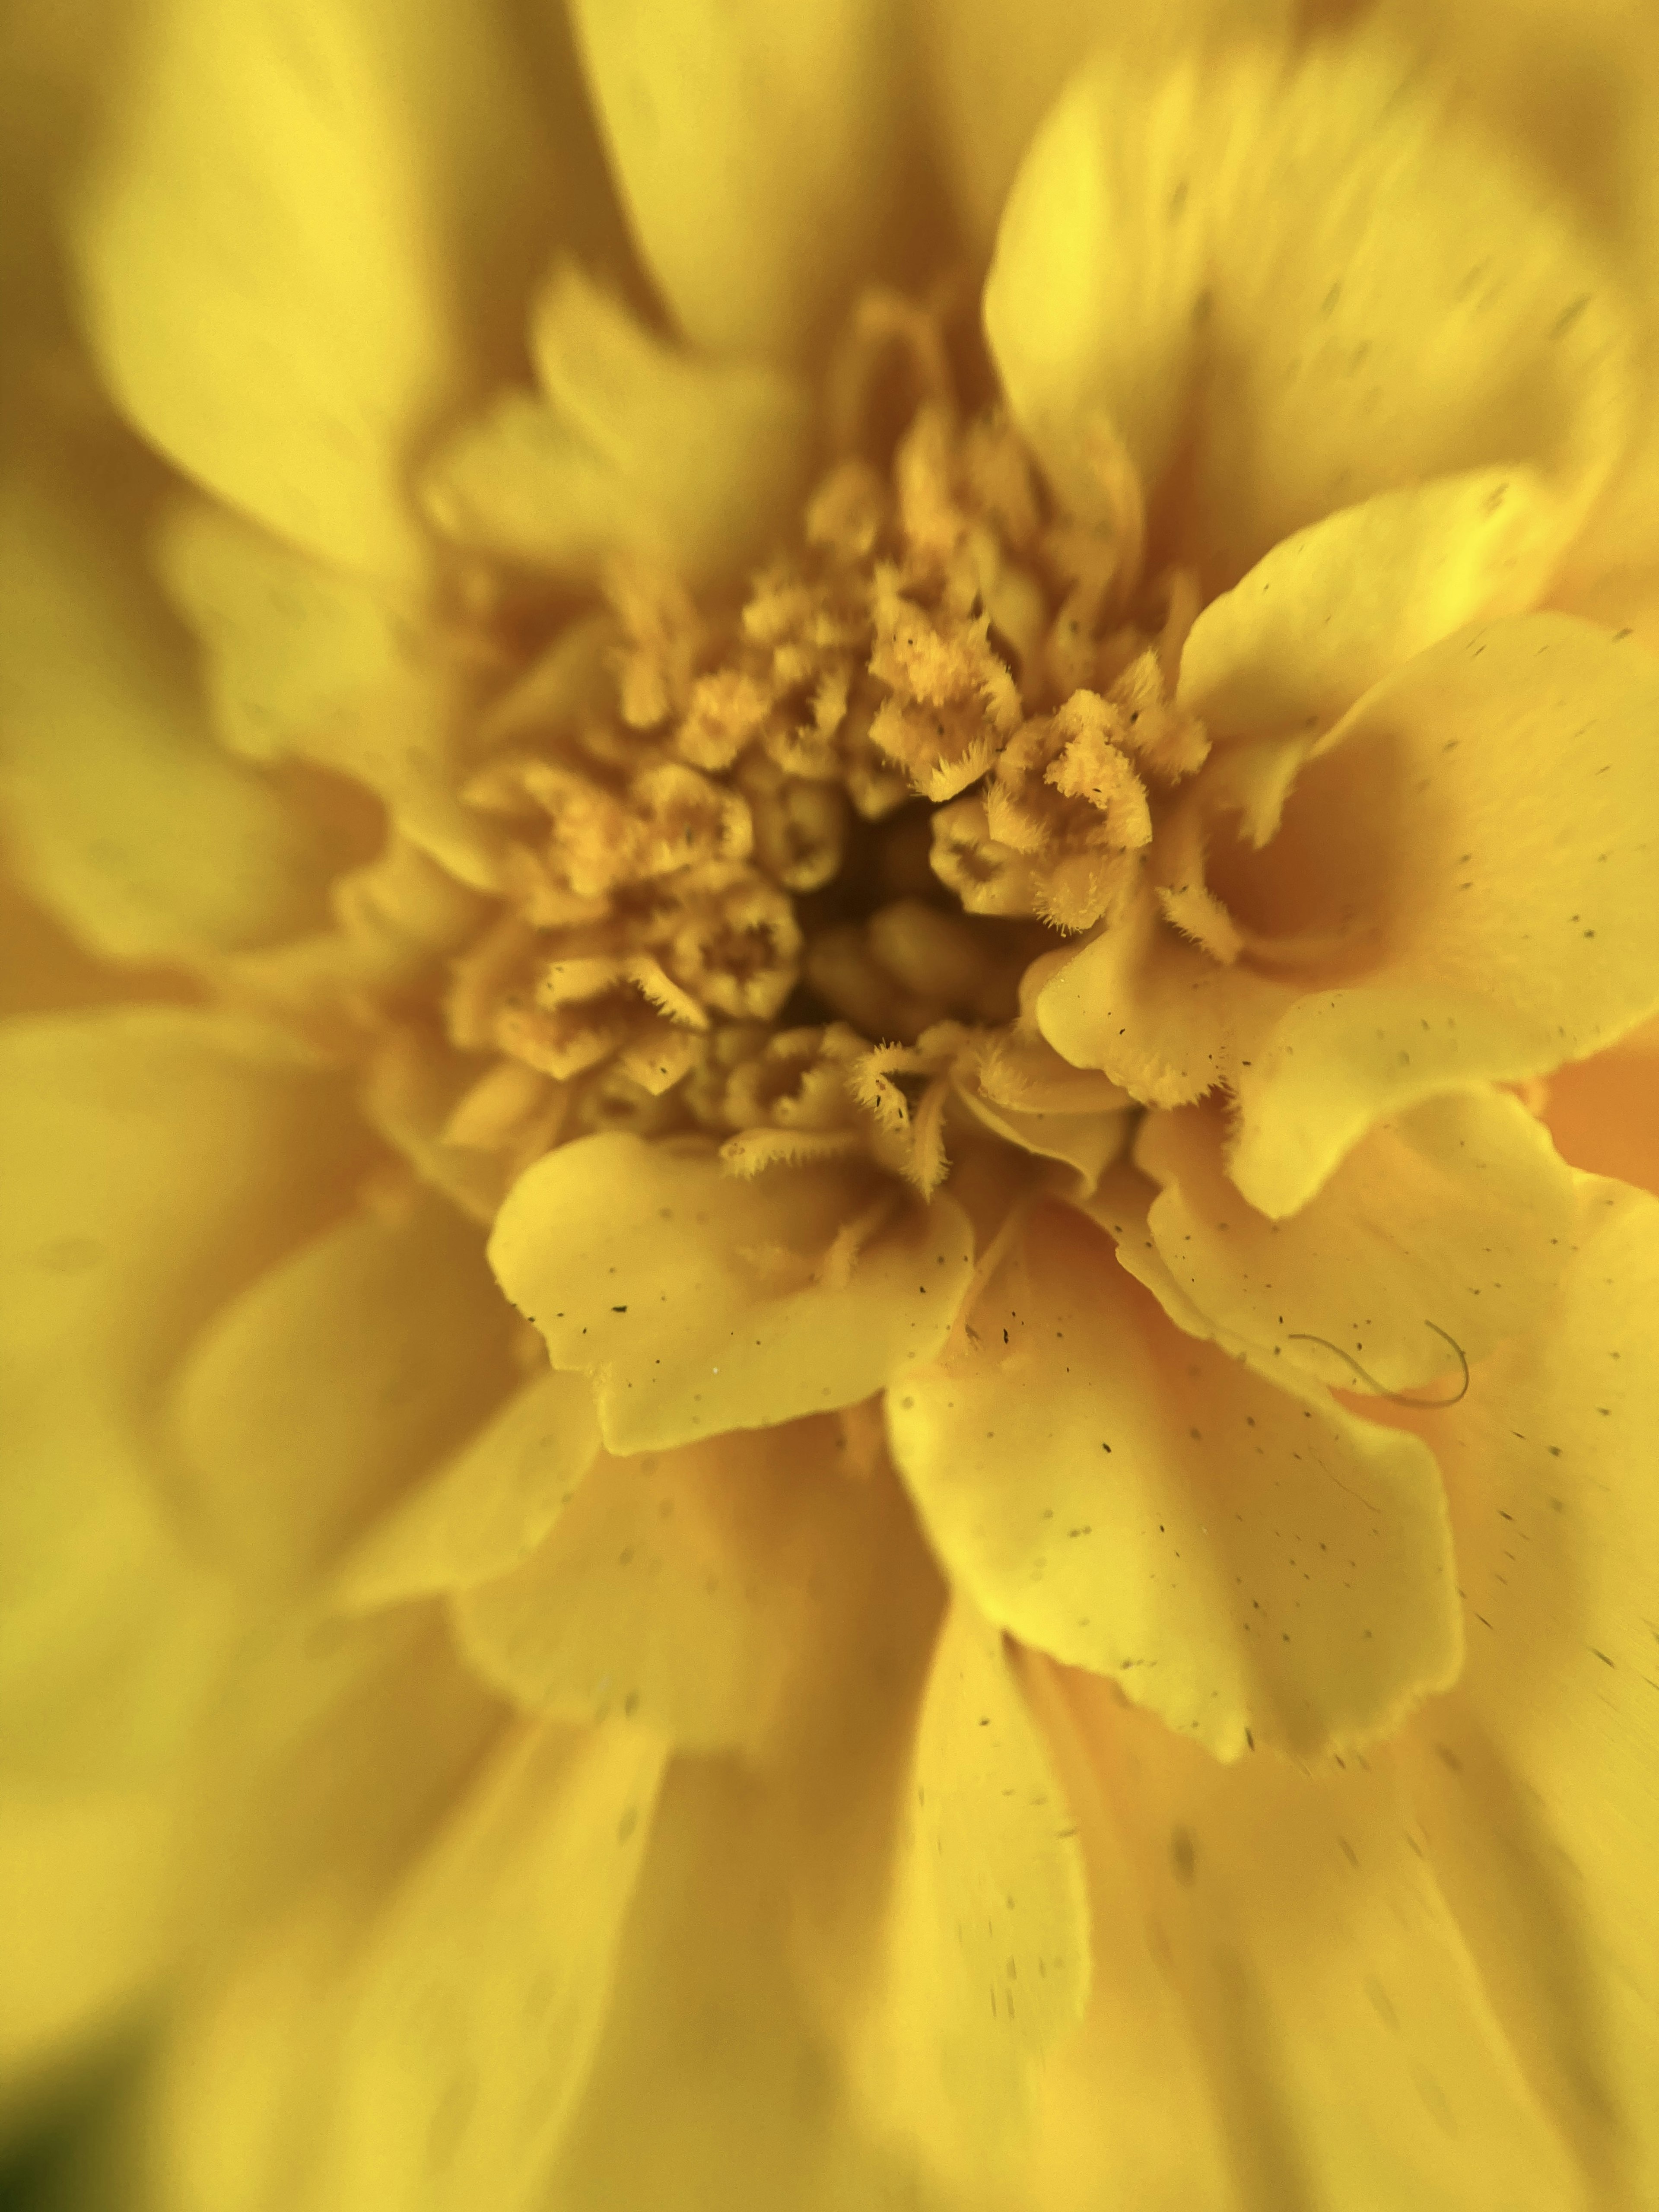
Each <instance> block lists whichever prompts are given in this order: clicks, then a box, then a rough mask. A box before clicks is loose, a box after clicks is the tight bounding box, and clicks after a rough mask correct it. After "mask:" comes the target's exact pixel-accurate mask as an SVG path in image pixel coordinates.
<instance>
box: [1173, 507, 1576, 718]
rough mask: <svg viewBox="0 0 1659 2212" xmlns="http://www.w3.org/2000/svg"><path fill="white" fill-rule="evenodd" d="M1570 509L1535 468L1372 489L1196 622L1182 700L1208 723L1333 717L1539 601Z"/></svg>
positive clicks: (1273, 556)
mask: <svg viewBox="0 0 1659 2212" xmlns="http://www.w3.org/2000/svg"><path fill="white" fill-rule="evenodd" d="M1572 520H1573V518H1572V516H1571V513H1570V511H1569V510H1568V509H1567V508H1566V507H1565V506H1564V505H1563V503H1562V502H1561V501H1559V500H1558V499H1556V498H1555V497H1553V495H1552V494H1551V493H1550V491H1549V489H1548V488H1547V485H1546V483H1545V482H1544V480H1543V478H1542V477H1541V476H1540V474H1539V473H1538V471H1536V470H1535V469H1515V468H1510V469H1474V470H1470V471H1468V472H1467V473H1466V474H1464V475H1462V476H1455V477H1440V478H1437V480H1436V481H1435V482H1433V483H1427V484H1419V485H1414V486H1413V488H1412V489H1409V490H1406V491H1389V492H1379V493H1377V494H1376V496H1375V497H1374V498H1371V499H1368V500H1366V501H1363V502H1362V503H1361V504H1360V505H1359V506H1358V507H1343V508H1342V509H1340V511H1339V512H1338V513H1334V514H1330V515H1327V516H1326V517H1325V518H1324V519H1323V520H1321V521H1319V522H1315V523H1311V524H1310V525H1309V526H1308V527H1307V528H1306V529H1305V530H1298V531H1296V532H1293V533H1292V535H1291V536H1290V537H1289V538H1285V539H1283V540H1282V541H1281V542H1280V543H1279V544H1277V545H1275V546H1274V547H1273V550H1271V551H1270V552H1268V553H1267V554H1265V555H1264V556H1262V558H1261V560H1260V561H1258V562H1256V564H1255V568H1252V569H1251V570H1250V572H1249V574H1248V575H1247V576H1244V577H1243V578H1241V580H1239V582H1237V584H1235V585H1234V586H1233V588H1232V590H1231V591H1230V592H1223V593H1222V594H1221V596H1220V597H1219V598H1218V599H1212V600H1211V602H1210V604H1209V605H1208V606H1206V608H1205V609H1204V611H1203V612H1202V613H1201V614H1200V616H1199V617H1198V620H1197V621H1196V622H1195V623H1194V624H1193V627H1192V630H1191V633H1190V634H1189V635H1188V639H1187V642H1186V645H1185V647H1183V648H1182V656H1181V678H1180V684H1179V688H1178V691H1177V696H1178V698H1179V701H1180V703H1181V704H1182V706H1183V707H1185V708H1188V709H1189V710H1190V711H1191V712H1192V713H1193V714H1197V715H1199V716H1200V718H1201V719H1202V720H1203V721H1204V723H1205V724H1206V727H1207V728H1208V729H1209V730H1210V732H1211V734H1212V736H1213V735H1218V734H1225V735H1228V736H1234V735H1241V736H1246V735H1254V734H1255V733H1257V732H1267V731H1272V730H1276V729H1293V728H1299V727H1301V726H1304V725H1305V724H1308V723H1311V722H1316V721H1322V720H1328V719H1330V718H1333V717H1334V716H1335V715H1337V714H1340V713H1341V712H1342V711H1343V710H1344V709H1345V708H1348V707H1351V706H1352V704H1353V702H1354V701H1355V700H1356V699H1358V697H1359V696H1360V694H1361V693H1362V692H1364V691H1368V690H1370V687H1371V685H1372V684H1375V683H1377V682H1378V681H1380V679H1381V678H1383V677H1385V676H1387V675H1389V673H1390V672H1391V671H1393V670H1394V669H1395V668H1397V667H1398V666H1399V665H1400V663H1401V661H1403V660H1409V659H1411V657H1412V655H1413V653H1420V652H1422V651H1423V650H1424V649H1425V647H1428V646H1431V645H1437V644H1438V643H1439V641H1440V640H1441V639H1442V638H1443V637H1449V635H1451V633H1452V631H1453V630H1455V629H1462V627H1463V626H1464V624H1465V623H1471V622H1476V621H1480V620H1482V619H1484V618H1485V617H1488V616H1492V615H1507V614H1519V613H1522V612H1524V611H1525V610H1526V609H1528V607H1531V606H1533V605H1536V603H1537V601H1538V599H1539V598H1540V596H1541V592H1542V588H1543V586H1544V585H1545V584H1546V583H1547V581H1548V579H1549V576H1550V574H1551V571H1552V569H1553V568H1554V566H1555V564H1556V562H1557V561H1558V559H1559V556H1560V553H1561V551H1562V549H1563V547H1564V546H1565V544H1566V542H1567V539H1568V538H1569V537H1570V535H1571V525H1572Z"/></svg>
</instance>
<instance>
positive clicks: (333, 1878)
mask: <svg viewBox="0 0 1659 2212" xmlns="http://www.w3.org/2000/svg"><path fill="white" fill-rule="evenodd" d="M507 1718H508V1715H507V1711H506V1709H505V1708H504V1707H503V1706H502V1705H501V1703H500V1702H499V1701H498V1700H497V1699H495V1698H493V1697H492V1696H491V1695H490V1694H489V1692H488V1690H487V1689H486V1688H485V1687H484V1686H483V1684H482V1683H481V1682H479V1681H478V1680H477V1677H476V1676H475V1675H474V1674H472V1673H471V1670H470V1669H469V1668H467V1667H466V1666H465V1664H464V1662H462V1660H461V1659H460V1657H459V1655H458V1653H457V1652H456V1650H455V1648H454V1644H453V1638H451V1637H450V1634H449V1632H448V1624H447V1621H446V1620H445V1618H444V1615H443V1613H442V1609H441V1607H438V1606H436V1605H431V1604H428V1605H404V1606H399V1607H396V1608H393V1609H389V1610H387V1611H386V1612H384V1613H377V1614H376V1615H375V1616H374V1619H373V1620H356V1621H340V1620H331V1619H329V1618H326V1617H325V1616H324V1615H322V1614H321V1613H319V1611H317V1610H316V1609H315V1608H314V1607H300V1608H298V1609H296V1610H295V1611H293V1612H289V1613H283V1614H282V1615H280V1616H279V1617H277V1618H276V1619H274V1620H273V1619H266V1620H262V1621H260V1622H259V1623H258V1626H257V1627H255V1628H254V1630H253V1632H252V1633H251V1634H250V1635H249V1636H248V1637H247V1638H246V1639H245V1640H244V1642H243V1644H242V1645H241V1647H240V1650H238V1652H237V1653H236V1655H235V1657H234V1662H233V1663H232V1664H231V1665H230V1666H229V1667H228V1668H227V1670H226V1674H225V1680H224V1682H223V1685H222V1691H221V1693H220V1695H219V1696H218V1697H217V1698H216V1700H215V1702H214V1705H213V1709H212V1711H211V1712H210V1715H209V1716H208V1719H207V1723H206V1725H205V1726H204V1728H203V1729H201V1730H200V1731H199V1733H198V1735H197V1741H196V1743H195V1744H194V1746H193V1747H192V1748H193V1752H194V1757H193V1759H192V1762H191V1774H190V1779H191V1798H190V1800H189V1802H188V1803H187V1806H186V1808H185V1809H186V1817H185V1820H184V1821H183V1823H182V1824H181V1833H180V1838H179V1845H178V1848H177V1850H176V1852H175V1864H174V1879H175V1883H176V1884H177V1885H178V1887H179V1893H181V1894H185V1895H187V1896H188V1898H189V1900H190V1930H191V1936H192V1939H193V1940H194V1941H195V1942H197V1944H198V1945H200V1946H201V1948H203V1949H204V1951H208V1950H216V1949H222V1948H227V1947H228V1948H234V1947H235V1946H236V1945H237V1944H238V1943H240V1942H242V1941H243V1940H245V1937H246V1930H247V1929H248V1928H249V1927H251V1926H252V1925H255V1924H257V1923H259V1922H261V1921H264V1920H268V1919H271V1918H275V1917H280V1916H281V1915H283V1914H284V1913H286V1912H288V1911H290V1910H291V1909H295V1908H296V1907H297V1906H298V1905H299V1904H300V1902H301V1900H302V1899H303V1898H304V1895H305V1893H306V1892H307V1890H308V1889H310V1888H311V1887H313V1886H320V1887H324V1888H325V1889H327V1890H328V1891H330V1892H331V1893H332V1894H333V1895H334V1896H335V1897H336V1898H337V1899H346V1898H348V1897H349V1898H352V1899H355V1900H356V1905H357V1908H358V1910H359V1911H360V1913H361V1914H362V1916H363V1917H365V1918H366V1917H368V1914H369V1913H370V1911H372V1909H373V1908H374V1906H375V1905H377V1904H378V1903H379V1901H380V1899H382V1898H383V1897H384V1896H385V1894H386V1891H387V1889H388V1888H389V1887H390V1886H391V1885H392V1883H393V1882H394V1881H396V1880H397V1878H398V1876H399V1875H400V1874H401V1873H402V1871H403V1869H404V1867H405V1866H406V1865H407V1864H408V1863H410V1861H411V1860H412V1859H413V1858H414V1857H416V1855H417V1854H418V1852H419V1851H420V1850H422V1848H423V1847H424V1846H425V1845H426V1844H427V1843H428V1841H429V1839H430V1838H431V1836H432V1834H433V1833H434V1832H435V1831H436V1830H437V1829H438V1828H439V1826H441V1823H442V1822H444V1821H445V1820H447V1819H448V1818H449V1816H450V1814H452V1812H453V1808H454V1806H455V1804H456V1802H457V1801H458V1799H459V1797H461V1796H463V1795H464V1794H465V1790H467V1788H468V1787H469V1786H470V1784H471V1778H472V1777H473V1775H474V1772H475V1771H476V1769H477V1766H478V1764H479V1762H480V1760H481V1759H483V1756H484V1754H485V1753H486V1752H487V1751H488V1750H489V1747H490V1745H491V1743H492V1741H494V1740H495V1738H496V1737H497V1736H498V1735H500V1734H501V1729H502V1725H503V1723H505V1722H506V1721H507Z"/></svg>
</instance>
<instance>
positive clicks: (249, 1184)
mask: <svg viewBox="0 0 1659 2212" xmlns="http://www.w3.org/2000/svg"><path fill="white" fill-rule="evenodd" d="M0 1100H3V1106H4V1122H5V1127H4V1133H3V1141H4V1154H5V1173H4V1182H5V1186H6V1191H7V1203H6V1207H5V1218H4V1231H5V1233H4V1246H5V1250H4V1258H3V1263H0V1291H3V1316H0V1322H3V1334H4V1338H5V1342H6V1346H7V1359H6V1363H5V1368H6V1372H5V1403H4V1405H3V1408H0V1428H3V1430H4V1432H5V1437H6V1445H7V1454H8V1462H9V1480H8V1481H7V1483H6V1485H5V1486H4V1488H3V1491H0V1502H3V1509H4V1515H5V1523H6V1525H5V1528H4V1529H3V1531H0V1563H3V1571H4V1575H5V1580H6V1585H7V1588H6V1593H5V1603H6V1615H7V1632H6V1635H5V1636H4V1638H0V1665H3V1669H4V1677H3V1681H0V1711H3V1715H4V1723H5V1735H6V1747H7V1751H8V1753H9V1756H10V1757H11V1758H12V1759H13V1760H14V1761H15V1762H16V1763H19V1764H21V1765H27V1767H28V1768H29V1769H31V1770H32V1771H37V1772H52V1773H58V1774H61V1775H76V1776H82V1777H86V1778H97V1779H99V1780H100V1781H103V1780H107V1781H118V1780H119V1781H124V1780H125V1779H127V1778H131V1777H133V1776H137V1775H143V1774H147V1773H153V1772H155V1771H158V1770H159V1769H160V1768H161V1767H162V1766H164V1765H166V1763H167V1761H169V1760H170V1759H173V1757H174V1756H175V1755H176V1753H177V1752H178V1750H179V1746H180V1744H181V1743H182V1742H183V1741H185V1739H186V1737H187V1736H188V1734H189V1731H190V1729H191V1727H192V1725H193V1723H194V1721H195V1719H196V1717H197V1714H198V1713H199V1711H200V1709H201V1703H202V1700H203V1699H204V1696H205V1695H206V1694H207V1693H208V1692H209V1690H210V1686H211V1684H212V1682H213V1680H214V1678H215V1675H216V1670H217V1668H218V1667H219V1665H220V1663H221V1662H222V1656H223V1654H224V1650H225V1648H226V1643H227V1639H228V1634H229V1631H230V1628H231V1625H232V1620H231V1612H232V1609H231V1607H230V1606H229V1604H228V1598H227V1595H226V1593H225V1592H224V1591H223V1590H222V1588H221V1586H220V1584H219V1582H218V1578H217V1577H215V1576H212V1575H210V1574H209V1573H208V1572H207V1571H205V1570H204V1568H203V1567H202V1566H201V1565H200V1564H199V1563H198V1561H197V1559H196V1558H195V1557H194V1556H193V1554H192V1553H191V1549H190V1548H189V1547H188V1546H187V1544H186V1542H185V1540H184V1537H183V1534H182V1532H181V1531H180V1530H179V1528H178V1527H177V1526H176V1525H175V1522H174V1519H173V1513H172V1511H171V1510H170V1508H169V1504H168V1503H167V1501H168V1500H169V1499H170V1498H171V1497H172V1495H173V1492H172V1483H173V1474H174V1471H175V1470H174V1463H173V1459H172V1456H171V1454H170V1452H169V1450H168V1448H167V1440H166V1438H165V1437H164V1435H163V1434H162V1432H161V1425H160V1423H159V1421H158V1418H157V1407H158V1401H159V1399H160V1397H161V1394H162V1393H163V1391H164V1390H165V1388H166V1384H167V1378H168V1376H169V1374H170V1372H171V1371H172V1370H173V1366H174V1364H176V1362H177V1360H178V1359H179V1357H180V1356H181V1354H182V1353H183V1352H184V1351H185V1347H186V1346H187V1345H188V1344H189V1342H190V1340H191V1335H192V1334H193V1333H194V1332H195V1330H196V1329H197V1328H199V1327H200V1326H201V1324H202V1322H204V1320H205V1319H206V1317H207V1316H209V1315H210V1314H211V1313H212V1312H213V1311H214V1310H215V1309H216V1307H217V1306H218V1305H219V1304H220V1303H221V1302H222V1300H223V1299H224V1298H225V1297H228V1296H231V1295H232V1294H234V1291H236V1290H237V1289H238V1288H239V1287H240V1285H241V1284H242V1283H243V1282H245V1281H246V1279H248V1278H249V1277H250V1276H252V1275H255V1274H257V1273H258V1272H259V1271H260V1270H261V1269H262V1268H264V1267H266V1266H268V1265H270V1263H271V1261H274V1260H276V1259H277V1258H278V1257H279V1256H280V1255H281V1254H282V1253H283V1252H284V1251H285V1250H287V1249H289V1247H290V1246H291V1244H292V1243H293V1242H294V1240H295V1238H296V1237H305V1236H307V1234H309V1233H310V1232H311V1231H313V1229H314V1228H315V1227H316V1226H317V1225H318V1224H319V1218H325V1217H326V1214H327V1212H329V1211H330V1210H331V1208H332V1207H333V1206H336V1205H337V1203H338V1201H339V1195H340V1187H341V1185H342V1184H343V1183H344V1182H349V1179H350V1178H351V1177H353V1176H355V1175H356V1174H357V1173H358V1172H360V1171H361V1170H362V1164H363V1153H364V1150H365V1147H364V1143H363V1138H362V1133H361V1131H360V1130H359V1129H358V1127H356V1120H355V1116H354V1115H353V1114H352V1112H351V1108H350V1102H349V1097H348V1096H347V1095H345V1091H344V1086H343V1085H341V1084H340V1083H339V1082H338V1081H337V1079H333V1078H325V1077H323V1076H320V1075H319V1074H318V1073H315V1072H314V1071H313V1070H311V1069H309V1068H307V1066H305V1065H304V1064H303V1063H301V1062H299V1061H297V1060H295V1058H294V1057H293V1055H292V1054H289V1052H288V1051H287V1050H286V1048H283V1046H282V1045H281V1044H280V1043H277V1044H273V1043H272V1042H271V1041H270V1040H269V1039H265V1038H262V1037H261V1036H259V1035H258V1033H257V1032H253V1031H252V1030H245V1029H243V1028H241V1027H240V1025H237V1024H232V1023H229V1022H226V1021H222V1020H220V1019H217V1018H210V1017H205V1016H203V1015H200V1014H195V1013H187V1012H158V1011H146V1012H124V1013H112V1014H106V1015H101V1016H88V1017H84V1018H63V1019H60V1020H40V1021H35V1022H27V1023H21V1022H20V1023H16V1024H12V1025H11V1026H10V1027H9V1030H8V1031H7V1032H6V1035H5V1037H4V1040H3V1046H0Z"/></svg>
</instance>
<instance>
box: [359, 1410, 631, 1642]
mask: <svg viewBox="0 0 1659 2212" xmlns="http://www.w3.org/2000/svg"><path fill="white" fill-rule="evenodd" d="M598 1450H599V1419H598V1417H597V1415H596V1414H595V1413H594V1411H593V1400H592V1392H591V1391H590V1390H589V1389H588V1387H587V1384H586V1381H585V1379H584V1378H583V1377H582V1376H580V1375H538V1376H537V1377H536V1379H535V1380H534V1382H532V1383H526V1384H525V1386H524V1388H523V1389H521V1390H518V1391H515V1392H514V1393H513V1396H512V1397H510V1398H509V1399H508V1400H507V1402H506V1404H505V1405H503V1406H502V1407H501V1411H500V1412H499V1413H497V1414H495V1417H494V1419H491V1420H489V1422H487V1423H486V1424H485V1425H484V1426H483V1428H482V1429H481V1430H480V1431H479V1432H478V1433H477V1436H475V1437H471V1438H470V1439H469V1440H468V1442H467V1443H465V1444H464V1445H463V1446H462V1447H461V1449H460V1450H459V1451H458V1452H457V1453H456V1454H455V1455H454V1456H453V1458H452V1459H450V1460H448V1461H447V1462H445V1464H444V1465H443V1466H442V1467H441V1468H439V1469H438V1471H437V1472H436V1474H433V1475H431V1476H430V1477H429V1478H428V1480H425V1481H424V1482H422V1483H421V1484H419V1485H418V1486H416V1488H415V1489H413V1490H411V1491H410V1492H409V1493H408V1495H407V1496H406V1497H404V1498H401V1499H400V1500H399V1501H398V1504H396V1505H394V1506H393V1507H392V1509H391V1510H390V1511H389V1512H387V1513H385V1514H383V1515H382V1516H380V1519H379V1520H378V1521H376V1522H374V1525H373V1526H372V1527H371V1528H369V1530H368V1533H367V1534H366V1535H365V1536H364V1537H363V1538H362V1541H361V1542H359V1543H357V1544H356V1545H354V1546H353V1547H352V1549H351V1551H350V1552H349V1554H348V1555H347V1557H346V1559H345V1560H344V1561H343V1563H342V1565H341V1567H340V1569H339V1571H338V1573H337V1575H336V1577H335V1580H334V1589H335V1592H336V1594H337V1596H338V1598H339V1600H340V1602H341V1603H342V1604H343V1605H344V1606H347V1607H350V1608H351V1609H352V1610H354V1611H355V1610H359V1609H362V1608H366V1607H370V1606H376V1605H386V1604H389V1603H392V1602H394V1601H396V1600H398V1599H399V1598H405V1597H413V1596H416V1595H419V1594H420V1593H422V1592H423V1591H427V1590H445V1589H465V1588H466V1587H467V1586H468V1585H469V1584H470V1583H481V1582H486V1581H488V1580H489V1579H490V1577H494V1576H496V1575H502V1574H505V1573H507V1571H508V1570H509V1569H511V1568H513V1567H516V1566H517V1565H519V1564H520V1561H522V1560H524V1559H527V1558H528V1557H529V1555H530V1553H532V1552H533V1551H534V1550H535V1548H536V1547H537V1546H538V1544H539V1543H540V1542H541V1541H542V1538H543V1537H544V1535H545V1534H547V1532H548V1530H549V1529H550V1528H551V1527H552V1526H553V1524H554V1522H556V1520H557V1519H558V1517H559V1516H560V1515H561V1514H562V1512H563V1510H564V1509H565V1507H566V1506H567V1505H568V1504H569V1503H570V1501H571V1499H572V1498H574V1495H575V1492H576V1486H577V1485H578V1484H579V1483H580V1481H581V1480H582V1478H583V1477H584V1475H585V1474H586V1472H587V1469H588V1468H589V1466H590V1464H591V1462H592V1459H593V1457H594V1455H595V1454H596V1453H597V1452H598Z"/></svg>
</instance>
